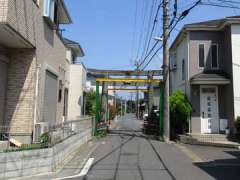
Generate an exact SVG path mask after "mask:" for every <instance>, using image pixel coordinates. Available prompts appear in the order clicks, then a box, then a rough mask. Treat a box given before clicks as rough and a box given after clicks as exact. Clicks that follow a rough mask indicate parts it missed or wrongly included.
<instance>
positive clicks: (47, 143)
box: [0, 116, 94, 151]
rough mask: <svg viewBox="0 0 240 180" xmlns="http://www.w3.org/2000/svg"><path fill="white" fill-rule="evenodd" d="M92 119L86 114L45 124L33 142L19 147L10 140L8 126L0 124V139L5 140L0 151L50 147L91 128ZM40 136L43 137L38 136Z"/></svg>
mask: <svg viewBox="0 0 240 180" xmlns="http://www.w3.org/2000/svg"><path fill="white" fill-rule="evenodd" d="M93 120H94V119H93V117H90V116H86V117H81V118H79V119H77V120H68V121H65V122H63V123H59V124H56V125H53V126H47V127H46V128H43V129H44V130H42V129H41V130H40V131H39V133H38V135H37V136H36V137H35V139H36V141H35V143H34V144H30V145H24V144H23V145H22V146H21V147H16V146H14V145H13V143H12V142H11V135H10V134H11V133H10V132H11V131H10V127H9V126H0V141H2V142H5V143H6V144H7V146H5V148H1V147H0V151H5V150H6V151H8V150H10V151H15V150H16V151H17V150H22V149H37V148H46V147H51V146H54V145H55V144H57V143H60V142H62V141H64V140H65V139H67V138H69V137H71V136H73V135H76V134H79V133H82V132H84V131H85V130H87V129H92V127H93V123H94V121H93ZM40 128H42V127H40ZM43 134H44V135H43ZM41 136H44V137H43V138H40V137H41ZM44 138H45V139H44ZM41 140H43V142H41ZM1 145H2V144H1Z"/></svg>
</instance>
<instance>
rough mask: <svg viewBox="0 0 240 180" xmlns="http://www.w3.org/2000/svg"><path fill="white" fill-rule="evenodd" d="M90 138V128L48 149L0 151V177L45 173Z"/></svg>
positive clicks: (60, 163) (65, 161) (63, 160)
mask: <svg viewBox="0 0 240 180" xmlns="http://www.w3.org/2000/svg"><path fill="white" fill-rule="evenodd" d="M90 139H91V129H87V130H85V131H83V132H82V133H79V134H77V135H74V136H72V137H70V138H68V139H66V140H65V141H63V142H62V143H59V144H57V145H55V146H54V147H52V148H48V149H39V150H31V151H22V152H11V153H0V179H8V178H16V177H22V176H31V175H36V174H41V173H47V172H52V171H55V170H57V168H60V167H62V166H63V165H65V164H66V163H68V162H69V160H71V159H72V157H73V156H74V155H75V153H76V152H77V151H78V149H79V148H80V146H81V145H83V144H84V143H86V142H88V141H89V140H90Z"/></svg>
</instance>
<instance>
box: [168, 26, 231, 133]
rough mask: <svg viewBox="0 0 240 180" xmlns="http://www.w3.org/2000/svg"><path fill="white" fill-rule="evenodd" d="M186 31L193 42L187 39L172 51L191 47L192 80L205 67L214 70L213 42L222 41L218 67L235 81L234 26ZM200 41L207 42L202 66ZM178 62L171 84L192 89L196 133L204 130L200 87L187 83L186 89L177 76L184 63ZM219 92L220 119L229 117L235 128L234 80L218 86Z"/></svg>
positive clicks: (193, 120)
mask: <svg viewBox="0 0 240 180" xmlns="http://www.w3.org/2000/svg"><path fill="white" fill-rule="evenodd" d="M186 34H188V35H189V36H188V37H189V41H186V38H183V40H182V41H181V42H179V44H178V45H177V47H174V48H172V49H171V50H170V51H171V52H174V51H175V52H178V51H180V50H181V47H184V46H186V45H187V44H188V43H189V44H188V47H189V51H188V52H189V64H188V66H189V70H188V71H189V80H190V79H191V78H192V77H193V76H194V75H197V74H200V73H202V72H203V71H205V70H211V69H212V68H211V51H210V50H211V49H210V48H211V44H212V43H215V44H218V64H219V68H218V70H222V71H224V72H225V73H226V75H227V76H228V77H229V78H230V79H231V82H232V47H231V41H232V40H231V28H230V27H229V26H226V27H225V28H224V29H223V30H221V31H188V32H187V33H186ZM199 44H204V48H205V62H206V65H205V68H199V53H198V48H199ZM177 61H179V62H180V61H181V58H179V56H177ZM179 62H177V70H175V71H173V72H172V73H171V77H172V78H171V80H172V82H171V85H172V87H173V90H174V89H180V90H182V91H184V92H188V91H190V96H189V98H190V100H191V103H192V107H193V113H192V119H191V123H192V124H191V127H192V132H194V133H201V112H200V86H199V85H191V86H185V88H186V89H185V90H184V89H182V87H181V86H178V84H181V82H182V81H181V80H179V79H177V78H176V77H174V76H180V72H181V66H179ZM218 91H219V92H218V93H219V99H218V102H219V118H220V119H229V120H230V121H229V122H230V124H229V126H230V128H232V129H233V127H234V102H233V83H231V84H229V85H218Z"/></svg>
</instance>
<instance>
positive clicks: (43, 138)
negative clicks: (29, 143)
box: [39, 132, 50, 144]
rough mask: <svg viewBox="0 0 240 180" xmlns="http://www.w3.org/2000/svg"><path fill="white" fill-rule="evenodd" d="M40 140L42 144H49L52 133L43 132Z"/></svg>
mask: <svg viewBox="0 0 240 180" xmlns="http://www.w3.org/2000/svg"><path fill="white" fill-rule="evenodd" d="M39 142H40V143H41V144H49V143H50V135H49V133H48V132H46V133H43V134H42V135H41V136H40V137H39Z"/></svg>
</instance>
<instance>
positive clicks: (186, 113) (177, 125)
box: [170, 91, 192, 138]
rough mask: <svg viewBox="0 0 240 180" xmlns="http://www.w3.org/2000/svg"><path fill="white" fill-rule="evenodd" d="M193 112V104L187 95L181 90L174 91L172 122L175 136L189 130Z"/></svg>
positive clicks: (171, 108)
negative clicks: (189, 121)
mask: <svg viewBox="0 0 240 180" xmlns="http://www.w3.org/2000/svg"><path fill="white" fill-rule="evenodd" d="M191 113H192V106H191V104H190V102H189V101H188V99H187V96H186V95H185V94H184V93H183V92H181V91H176V92H174V93H173V94H172V95H171V96H170V123H171V135H172V137H173V138H175V137H176V135H177V134H183V133H185V132H186V131H187V129H188V120H189V118H190V116H191Z"/></svg>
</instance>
